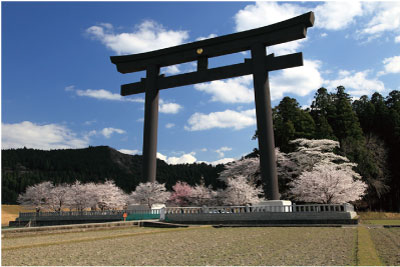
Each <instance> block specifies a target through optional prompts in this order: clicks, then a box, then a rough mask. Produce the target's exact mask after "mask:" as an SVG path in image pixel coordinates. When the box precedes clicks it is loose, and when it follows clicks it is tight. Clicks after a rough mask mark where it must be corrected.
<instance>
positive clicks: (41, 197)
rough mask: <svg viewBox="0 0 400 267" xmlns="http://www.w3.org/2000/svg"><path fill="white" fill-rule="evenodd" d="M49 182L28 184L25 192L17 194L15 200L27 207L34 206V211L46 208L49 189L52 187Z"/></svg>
mask: <svg viewBox="0 0 400 267" xmlns="http://www.w3.org/2000/svg"><path fill="white" fill-rule="evenodd" d="M53 187H54V186H53V184H52V183H51V182H48V181H47V182H42V183H39V184H36V185H32V186H28V187H27V188H26V190H25V193H23V194H20V195H19V196H18V200H17V202H18V203H19V204H21V205H22V206H25V207H28V208H32V207H33V208H35V209H36V212H40V211H41V210H42V209H46V208H48V203H49V201H48V200H49V198H50V191H51V190H52V188H53Z"/></svg>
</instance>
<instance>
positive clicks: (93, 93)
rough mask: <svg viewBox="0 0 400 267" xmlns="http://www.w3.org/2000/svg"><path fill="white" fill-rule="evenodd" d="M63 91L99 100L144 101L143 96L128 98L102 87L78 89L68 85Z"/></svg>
mask: <svg viewBox="0 0 400 267" xmlns="http://www.w3.org/2000/svg"><path fill="white" fill-rule="evenodd" d="M65 91H67V92H74V93H75V94H76V95H78V96H85V97H90V98H95V99H100V100H111V101H128V102H136V103H144V99H143V98H130V97H123V96H121V95H120V94H114V93H112V92H110V91H107V90H104V89H96V90H94V89H87V90H80V89H75V86H73V85H70V86H67V87H65Z"/></svg>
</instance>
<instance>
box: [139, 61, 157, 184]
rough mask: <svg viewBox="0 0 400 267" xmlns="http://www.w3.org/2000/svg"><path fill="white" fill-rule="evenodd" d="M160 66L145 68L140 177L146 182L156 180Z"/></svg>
mask: <svg viewBox="0 0 400 267" xmlns="http://www.w3.org/2000/svg"><path fill="white" fill-rule="evenodd" d="M159 72H160V68H159V67H158V66H156V65H150V66H148V67H147V70H146V84H145V88H146V96H145V107H144V129H143V159H142V160H143V164H142V166H143V169H142V173H143V174H142V177H144V178H146V180H147V181H148V182H152V183H154V182H155V181H156V170H157V131H158V102H159V90H158V88H157V79H158V75H159Z"/></svg>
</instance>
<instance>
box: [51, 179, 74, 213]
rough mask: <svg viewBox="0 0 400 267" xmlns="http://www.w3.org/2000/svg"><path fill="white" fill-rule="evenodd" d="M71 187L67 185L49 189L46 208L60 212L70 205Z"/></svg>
mask: <svg viewBox="0 0 400 267" xmlns="http://www.w3.org/2000/svg"><path fill="white" fill-rule="evenodd" d="M70 190H71V186H70V185H68V184H59V185H56V186H54V187H52V188H51V189H50V192H49V197H48V203H47V206H48V207H49V209H51V210H53V211H62V209H63V208H65V207H68V206H69V205H70V203H71V200H72V199H71V195H70V194H69V191H70Z"/></svg>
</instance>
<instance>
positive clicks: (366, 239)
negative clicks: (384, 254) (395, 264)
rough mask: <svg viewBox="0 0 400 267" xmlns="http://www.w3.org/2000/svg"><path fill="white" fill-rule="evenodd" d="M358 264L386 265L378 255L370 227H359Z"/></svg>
mask: <svg viewBox="0 0 400 267" xmlns="http://www.w3.org/2000/svg"><path fill="white" fill-rule="evenodd" d="M357 237H358V242H357V265H358V266H382V265H384V264H383V263H382V262H381V260H380V259H379V257H378V254H377V252H376V250H375V246H374V243H373V242H372V240H371V236H370V234H369V231H368V228H366V227H364V226H359V227H357Z"/></svg>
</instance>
